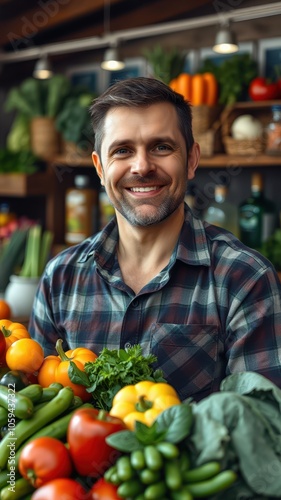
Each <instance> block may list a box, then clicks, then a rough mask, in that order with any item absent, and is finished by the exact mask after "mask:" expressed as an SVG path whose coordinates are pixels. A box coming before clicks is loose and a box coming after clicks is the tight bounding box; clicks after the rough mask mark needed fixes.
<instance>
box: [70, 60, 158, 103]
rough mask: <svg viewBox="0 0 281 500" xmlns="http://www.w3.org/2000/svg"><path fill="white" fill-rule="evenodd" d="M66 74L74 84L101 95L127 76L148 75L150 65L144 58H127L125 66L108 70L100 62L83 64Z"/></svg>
mask: <svg viewBox="0 0 281 500" xmlns="http://www.w3.org/2000/svg"><path fill="white" fill-rule="evenodd" d="M66 75H67V76H68V77H69V78H70V80H71V83H72V84H73V85H74V86H81V87H84V88H85V89H86V90H88V91H89V92H90V93H92V94H96V95H100V94H101V93H102V92H104V90H106V89H107V88H108V87H109V85H112V84H113V83H114V82H116V81H119V80H124V79H125V78H133V77H136V76H147V75H148V65H147V61H146V60H145V59H144V58H132V59H130V58H128V59H125V68H124V69H122V70H118V71H107V70H104V69H102V68H101V66H100V64H89V65H81V66H78V65H77V66H75V67H72V68H69V69H68V71H67V73H66Z"/></svg>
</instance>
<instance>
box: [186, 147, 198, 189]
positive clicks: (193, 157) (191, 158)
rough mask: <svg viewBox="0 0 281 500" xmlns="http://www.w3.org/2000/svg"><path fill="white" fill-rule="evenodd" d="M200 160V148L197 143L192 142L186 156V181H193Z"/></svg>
mask: <svg viewBox="0 0 281 500" xmlns="http://www.w3.org/2000/svg"><path fill="white" fill-rule="evenodd" d="M199 159H200V146H199V144H198V142H194V144H193V146H192V148H191V150H190V151H189V155H188V159H187V161H188V165H187V178H188V180H191V179H194V177H195V172H196V169H197V167H198V164H199Z"/></svg>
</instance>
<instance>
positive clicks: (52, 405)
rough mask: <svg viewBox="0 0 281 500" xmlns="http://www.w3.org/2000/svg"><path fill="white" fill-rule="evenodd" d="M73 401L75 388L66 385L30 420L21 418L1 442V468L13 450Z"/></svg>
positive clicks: (5, 465) (5, 464)
mask: <svg viewBox="0 0 281 500" xmlns="http://www.w3.org/2000/svg"><path fill="white" fill-rule="evenodd" d="M72 401H73V390H72V389H71V388H70V387H64V388H63V389H61V390H60V391H59V393H58V394H57V395H56V396H55V397H54V398H53V399H52V400H51V401H49V402H48V403H46V405H45V406H43V407H42V408H40V409H39V410H37V411H36V412H35V413H34V415H33V416H32V417H31V418H30V419H28V420H21V421H20V422H18V423H17V424H16V426H15V427H14V428H13V429H12V430H11V431H10V432H9V433H8V434H7V435H6V436H5V437H4V438H3V439H2V441H1V442H0V470H2V469H4V468H6V467H7V464H8V461H9V456H10V454H11V452H12V451H13V452H14V451H16V450H17V449H18V448H19V447H20V445H21V444H22V443H24V441H26V440H27V439H28V438H29V437H30V436H32V435H33V434H34V433H35V432H37V431H39V429H42V427H44V426H45V425H47V424H48V423H50V422H51V421H53V420H55V418H56V417H58V416H59V415H61V413H63V412H64V411H65V410H66V409H67V408H69V406H70V405H71V403H72Z"/></svg>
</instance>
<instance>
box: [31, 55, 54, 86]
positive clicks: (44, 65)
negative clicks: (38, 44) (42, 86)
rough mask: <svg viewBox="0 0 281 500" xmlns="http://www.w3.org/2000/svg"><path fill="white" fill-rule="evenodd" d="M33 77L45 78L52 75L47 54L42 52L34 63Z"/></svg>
mask: <svg viewBox="0 0 281 500" xmlns="http://www.w3.org/2000/svg"><path fill="white" fill-rule="evenodd" d="M33 76H34V78H38V79H40V80H46V79H47V78H51V77H52V76H53V69H52V65H51V63H50V60H49V58H48V56H47V54H43V55H42V56H41V57H40V59H38V61H37V63H36V64H35V68H34V71H33Z"/></svg>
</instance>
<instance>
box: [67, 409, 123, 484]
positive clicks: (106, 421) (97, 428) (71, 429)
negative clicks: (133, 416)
mask: <svg viewBox="0 0 281 500" xmlns="http://www.w3.org/2000/svg"><path fill="white" fill-rule="evenodd" d="M126 428H127V427H126V425H125V424H124V422H123V421H122V420H120V419H119V418H116V417H111V415H109V413H107V412H106V411H103V410H100V411H99V410H96V409H95V408H78V409H77V410H76V411H75V412H74V414H73V415H72V417H71V419H70V422H69V424H68V429H67V442H68V444H69V451H70V456H71V458H72V461H73V464H74V467H75V469H76V471H77V472H78V474H80V475H81V476H90V477H100V476H102V475H103V474H104V472H105V471H106V470H107V469H108V468H109V467H110V466H111V465H113V464H114V463H115V461H116V459H117V457H118V456H119V455H120V452H119V451H117V450H115V449H114V448H112V447H111V446H109V445H108V444H107V442H106V438H107V436H109V435H110V434H113V433H114V432H119V431H122V430H124V429H126Z"/></svg>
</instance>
